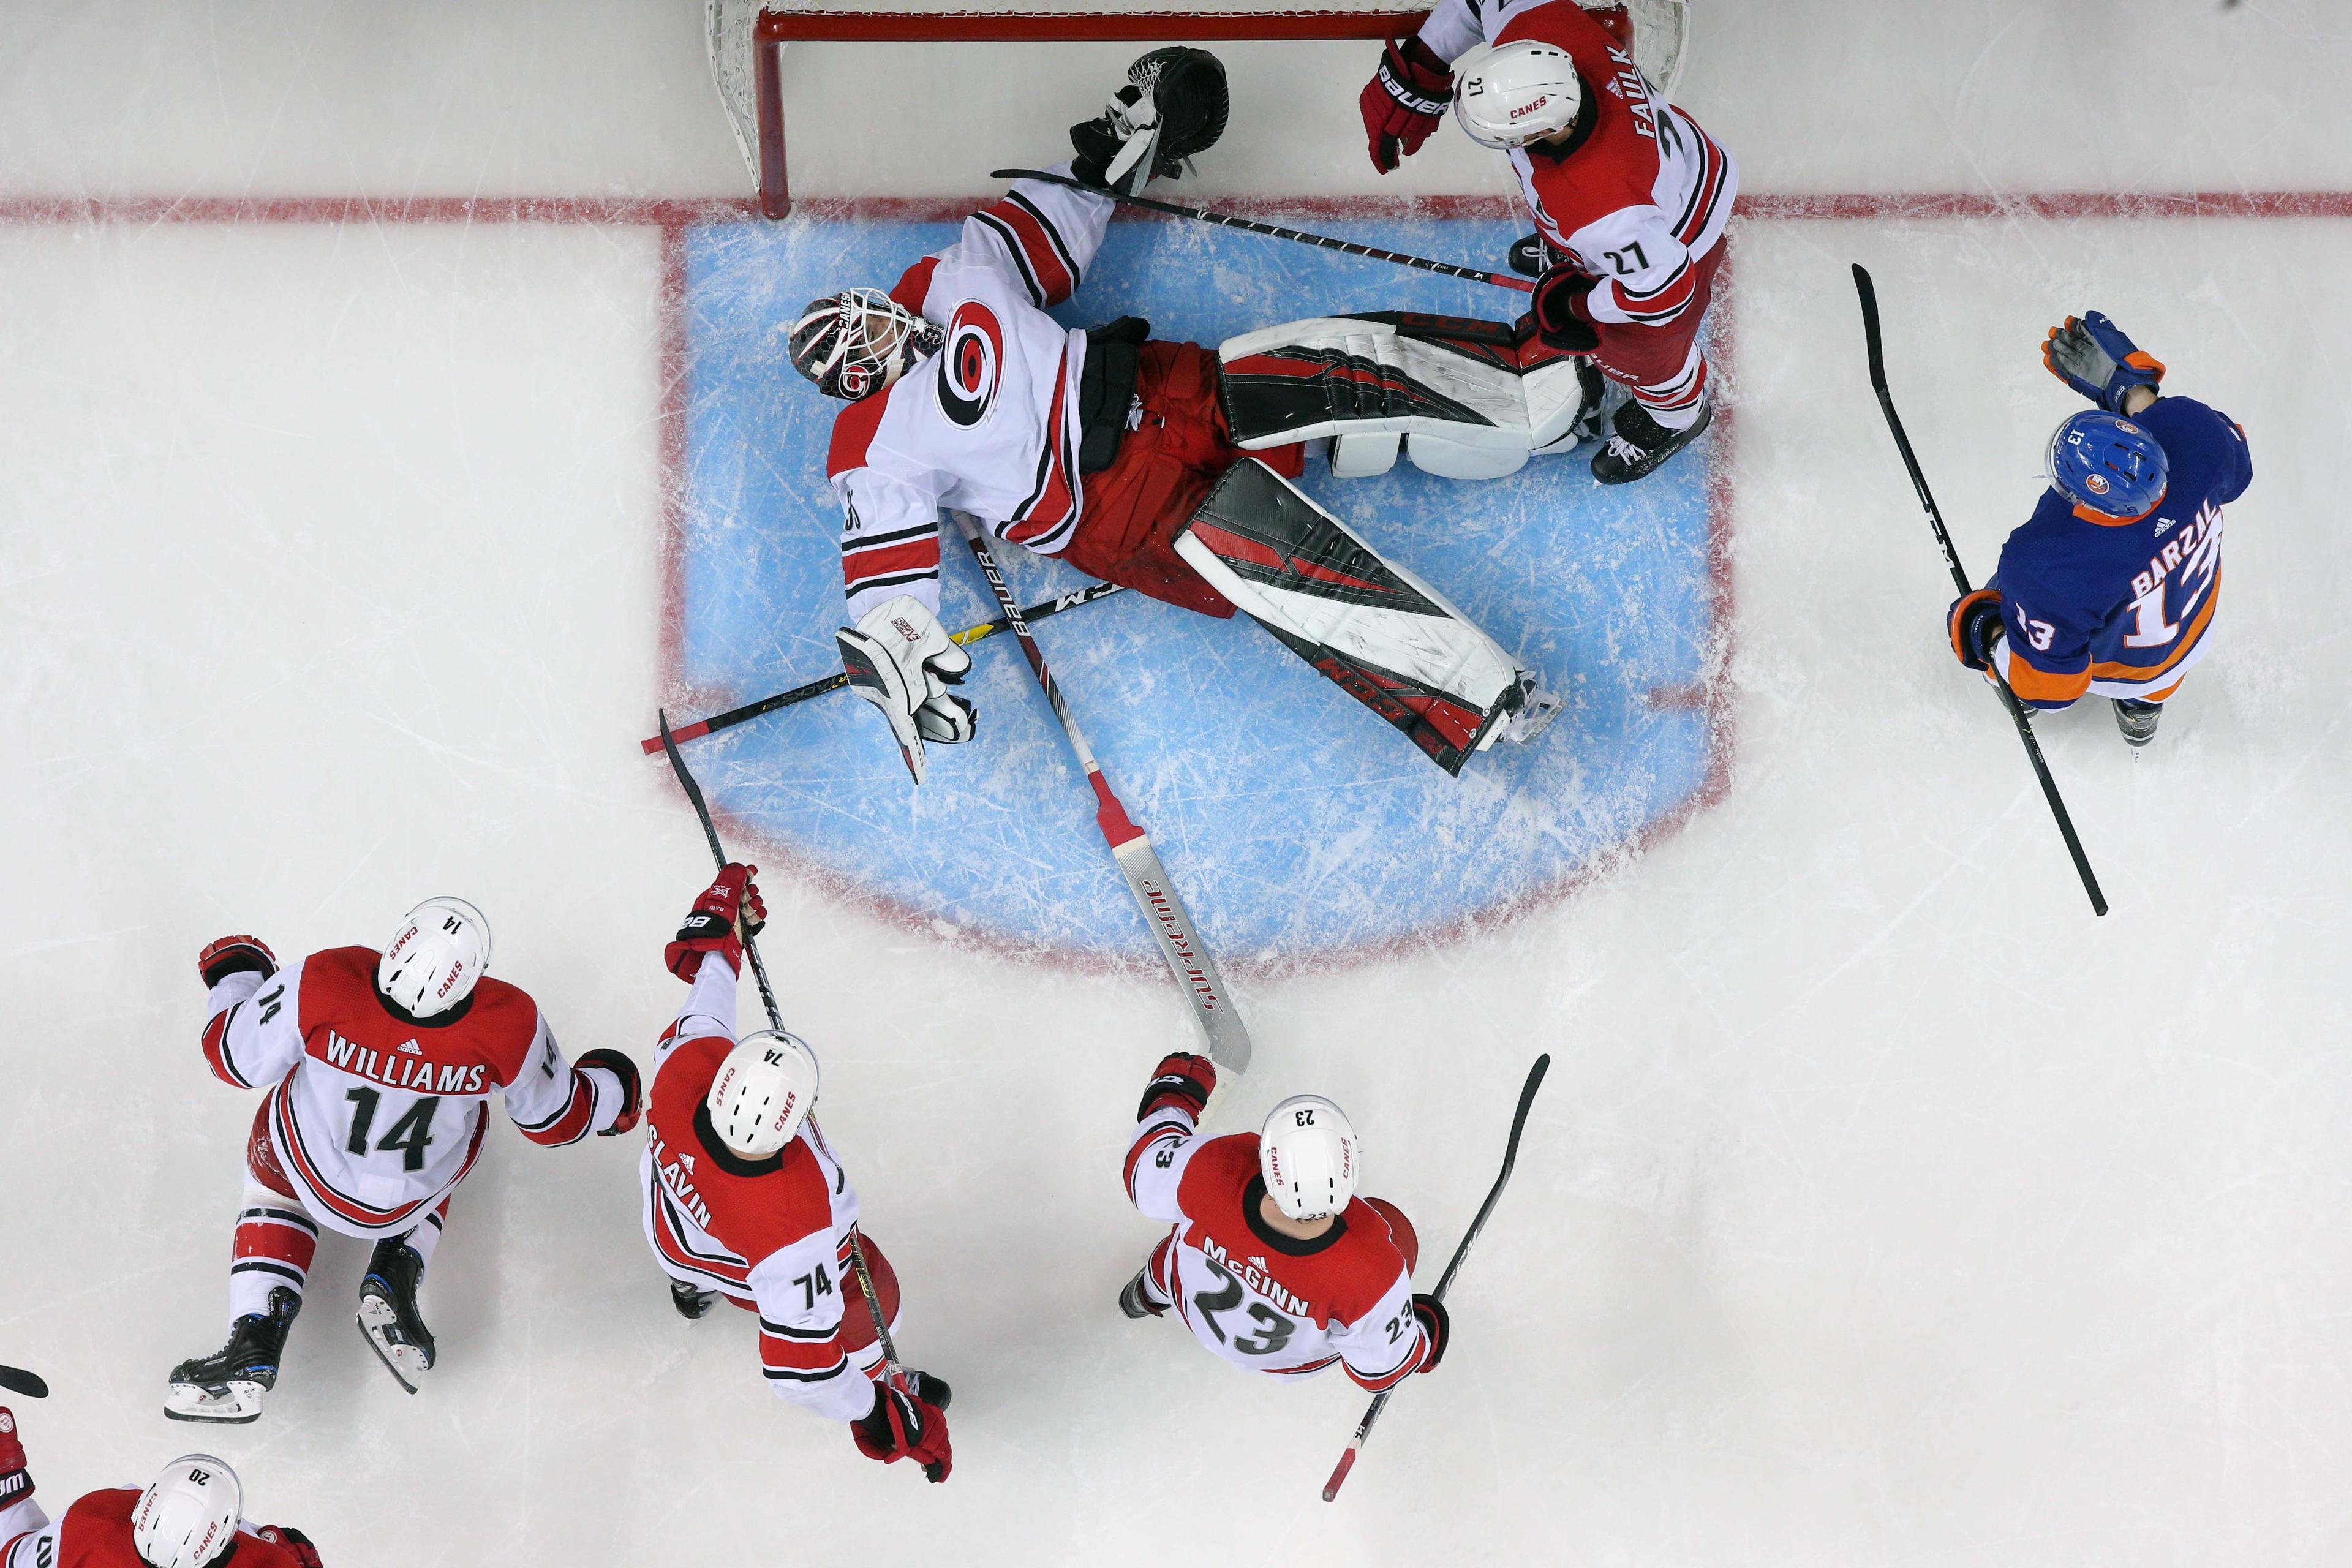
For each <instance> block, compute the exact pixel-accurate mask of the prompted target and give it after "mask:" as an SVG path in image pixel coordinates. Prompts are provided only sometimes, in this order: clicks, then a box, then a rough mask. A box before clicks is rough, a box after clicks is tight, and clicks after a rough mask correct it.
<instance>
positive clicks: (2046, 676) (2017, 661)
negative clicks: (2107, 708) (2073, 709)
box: [2009, 648, 2091, 702]
mask: <svg viewBox="0 0 2352 1568" xmlns="http://www.w3.org/2000/svg"><path fill="white" fill-rule="evenodd" d="M2009 689H2011V691H2013V692H2015V693H2017V695H2018V698H2019V700H2021V701H2026V702H2072V701H2074V699H2076V698H2077V697H2080V696H2082V695H2083V693H2084V692H2085V691H2088V690H2089V689H2091V672H2090V671H2089V670H2087V669H2078V670H2076V671H2075V672H2074V674H2072V675H2064V674H2061V673H2059V672H2057V671H2055V670H2048V669H2043V668H2040V667H2039V666H2037V665H2035V664H2034V662H2033V661H2032V659H2029V658H2026V657H2025V656H2024V655H2022V654H2021V653H2019V652H2017V651H2016V650H2015V649H2014V648H2012V649H2011V650H2010V660H2009Z"/></svg>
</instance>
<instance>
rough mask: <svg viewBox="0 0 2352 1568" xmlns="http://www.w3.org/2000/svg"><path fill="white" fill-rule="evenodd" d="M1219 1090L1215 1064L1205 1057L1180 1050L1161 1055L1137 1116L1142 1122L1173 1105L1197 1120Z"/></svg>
mask: <svg viewBox="0 0 2352 1568" xmlns="http://www.w3.org/2000/svg"><path fill="white" fill-rule="evenodd" d="M1216 1091H1217V1069H1216V1066H1215V1064H1213V1063H1212V1062H1211V1061H1210V1060H1209V1058H1206V1057H1196V1056H1194V1055H1192V1053H1191V1052H1189V1051H1178V1052H1177V1053H1176V1054H1175V1055H1173V1056H1170V1057H1163V1058H1160V1065H1159V1066H1158V1067H1157V1068H1153V1069H1152V1076H1151V1081H1150V1083H1148V1084H1146V1085H1144V1086H1143V1102H1142V1103H1141V1104H1139V1105H1138V1106H1137V1107H1136V1108H1135V1119H1136V1120H1137V1121H1143V1120H1145V1119H1146V1118H1147V1117H1149V1116H1150V1115H1151V1113H1152V1112H1154V1111H1156V1110H1160V1109H1161V1108H1163V1107H1166V1106H1174V1107H1175V1108H1176V1109H1178V1110H1182V1111H1185V1112H1187V1113H1189V1114H1190V1115H1191V1116H1192V1119H1193V1120H1194V1121H1199V1120H1200V1117H1201V1111H1202V1108H1203V1107H1205V1106H1206V1105H1207V1104H1208V1103H1209V1096H1211V1095H1212V1094H1214V1093H1215V1092H1216Z"/></svg>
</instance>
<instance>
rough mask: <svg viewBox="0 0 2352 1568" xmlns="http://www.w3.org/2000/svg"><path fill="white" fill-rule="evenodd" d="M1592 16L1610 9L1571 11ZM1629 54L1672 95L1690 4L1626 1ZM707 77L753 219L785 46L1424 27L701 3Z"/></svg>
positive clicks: (1382, 33) (1374, 19)
mask: <svg viewBox="0 0 2352 1568" xmlns="http://www.w3.org/2000/svg"><path fill="white" fill-rule="evenodd" d="M1579 3H1580V4H1583V5H1587V6H1588V7H1592V8H1599V7H1600V6H1601V5H1602V4H1605V3H1606V0H1579ZM1623 3H1625V4H1627V5H1629V8H1630V9H1631V11H1632V13H1633V21H1634V28H1635V45H1634V53H1635V56H1636V58H1638V59H1639V60H1640V62H1641V65H1642V68H1643V70H1644V71H1645V72H1647V73H1648V75H1649V76H1650V78H1651V79H1652V80H1654V81H1656V82H1658V83H1659V84H1660V85H1661V86H1662V87H1664V88H1665V89H1668V90H1671V89H1672V88H1673V85H1674V81H1675V78H1677V77H1678V76H1679V75H1680V74H1681V67H1682V63H1683V58H1684V53H1685V47H1686V45H1687V42H1688V38H1689V29H1690V20H1689V0H1623ZM705 7H706V10H707V14H708V21H709V45H710V62H711V73H712V76H713V79H715V80H716V82H717V84H718V88H719V100H720V101H721V102H722V103H723V104H724V105H725V106H726V109H727V116H728V119H729V121H730V123H731V124H732V125H733V127H734V131H735V138H736V142H737V143H738V145H739V146H740V148H741V149H742V153H743V160H744V163H746V164H748V165H749V166H750V168H751V173H752V175H753V177H754V178H755V179H756V181H757V182H758V185H759V192H760V210H761V213H763V214H764V215H766V216H769V217H772V218H780V217H782V216H785V215H786V214H787V213H789V212H790V211H791V210H792V183H791V177H790V173H789V169H788V167H787V163H786V159H785V151H784V146H785V142H784V98H783V80H782V58H783V50H784V46H785V45H787V44H810V43H835V44H839V43H866V44H931V43H1103V42H1111V43H1116V42H1131V43H1170V44H1213V43H1237V42H1253V41H1255V42H1300V41H1307V40H1314V39H1334V38H1336V39H1349V38H1362V39H1376V38H1390V37H1404V36H1406V35H1408V34H1410V33H1412V31H1413V30H1414V29H1416V28H1418V27H1419V26H1421V23H1422V19H1423V17H1425V16H1428V14H1429V11H1428V7H1427V6H1426V5H1420V6H1416V5H1409V4H1406V5H1400V4H1396V3H1394V0H1356V3H1354V4H1349V3H1347V0H1337V3H1334V4H1328V5H1321V6H1316V5H1305V6H1301V5H1282V6H1281V7H1280V8H1265V9H1255V10H1251V9H1139V10H1120V11H1100V10H1015V9H1008V10H993V11H989V10H972V9H923V8H908V9H867V8H856V9H849V8H827V9H812V8H806V7H779V6H774V5H764V4H762V3H761V0H705Z"/></svg>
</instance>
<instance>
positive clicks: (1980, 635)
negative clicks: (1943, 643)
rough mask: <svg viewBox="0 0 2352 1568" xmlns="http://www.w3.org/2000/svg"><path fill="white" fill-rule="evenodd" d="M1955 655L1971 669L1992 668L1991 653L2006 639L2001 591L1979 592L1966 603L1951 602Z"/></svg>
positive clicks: (1949, 621)
mask: <svg viewBox="0 0 2352 1568" xmlns="http://www.w3.org/2000/svg"><path fill="white" fill-rule="evenodd" d="M1946 623H1947V628H1948V630H1949V631H1950V633H1951V635H1952V651H1953V652H1954V653H1956V654H1958V656H1959V659H1960V662H1961V663H1962V664H1965V665H1967V666H1968V667H1969V668H1970V669H1984V670H1989V669H1990V668H1992V650H1993V647H1994V646H1995V645H1996V644H1998V643H1999V642H2000V639H2001V638H2002V637H2004V636H2006V635H2007V628H2006V627H2004V626H2002V625H2001V621H2000V589H1998V588H1979V589H1978V590H1977V591H1976V592H1975V593H1973V594H1970V595H1969V596H1968V597H1967V598H1965V599H1955V600H1953V601H1952V608H1951V610H1950V612H1949V614H1948V616H1946Z"/></svg>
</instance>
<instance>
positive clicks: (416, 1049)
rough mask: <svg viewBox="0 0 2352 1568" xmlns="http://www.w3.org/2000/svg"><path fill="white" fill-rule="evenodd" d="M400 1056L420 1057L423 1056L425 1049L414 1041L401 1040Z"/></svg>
mask: <svg viewBox="0 0 2352 1568" xmlns="http://www.w3.org/2000/svg"><path fill="white" fill-rule="evenodd" d="M400 1054H401V1055H402V1056H404V1057H421V1056H423V1055H424V1054H425V1047H423V1046H420V1045H418V1044H417V1043H416V1042H415V1040H403V1041H402V1042H401V1043H400Z"/></svg>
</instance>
